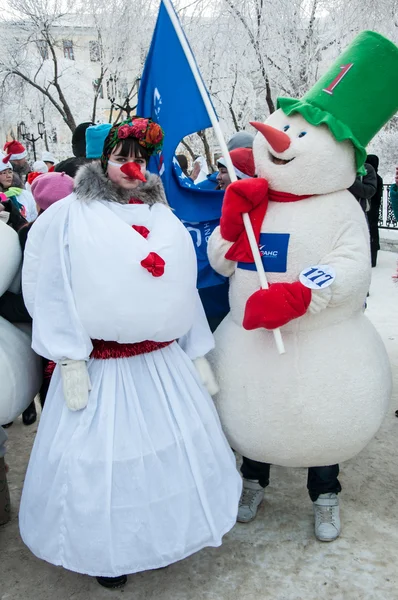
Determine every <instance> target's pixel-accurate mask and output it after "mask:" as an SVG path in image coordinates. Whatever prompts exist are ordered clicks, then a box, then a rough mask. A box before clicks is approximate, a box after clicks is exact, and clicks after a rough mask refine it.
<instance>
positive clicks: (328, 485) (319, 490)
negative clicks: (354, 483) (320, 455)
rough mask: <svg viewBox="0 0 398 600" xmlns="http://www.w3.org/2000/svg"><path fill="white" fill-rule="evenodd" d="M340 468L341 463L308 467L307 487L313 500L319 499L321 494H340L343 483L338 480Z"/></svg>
mask: <svg viewBox="0 0 398 600" xmlns="http://www.w3.org/2000/svg"><path fill="white" fill-rule="evenodd" d="M339 470H340V469H339V465H329V466H327V467H310V468H309V469H308V479H307V488H308V493H309V495H310V498H311V500H312V501H313V502H315V500H317V498H318V496H319V495H320V494H328V493H334V494H338V493H339V492H341V485H340V482H339V480H338V475H339Z"/></svg>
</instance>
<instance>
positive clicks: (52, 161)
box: [33, 150, 58, 170]
mask: <svg viewBox="0 0 398 600" xmlns="http://www.w3.org/2000/svg"><path fill="white" fill-rule="evenodd" d="M41 160H42V161H43V162H44V163H45V164H46V166H47V170H50V169H51V167H53V166H54V165H56V164H57V162H58V161H57V159H56V158H55V156H54V154H52V153H51V152H48V151H47V150H45V151H44V152H42V155H41ZM33 170H35V169H34V165H33Z"/></svg>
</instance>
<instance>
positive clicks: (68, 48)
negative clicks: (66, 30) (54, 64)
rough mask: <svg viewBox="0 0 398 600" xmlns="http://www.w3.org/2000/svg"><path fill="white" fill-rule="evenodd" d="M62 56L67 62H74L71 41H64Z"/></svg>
mask: <svg viewBox="0 0 398 600" xmlns="http://www.w3.org/2000/svg"><path fill="white" fill-rule="evenodd" d="M63 45H64V56H65V58H67V59H69V60H75V55H74V54H73V42H72V40H64V41H63Z"/></svg>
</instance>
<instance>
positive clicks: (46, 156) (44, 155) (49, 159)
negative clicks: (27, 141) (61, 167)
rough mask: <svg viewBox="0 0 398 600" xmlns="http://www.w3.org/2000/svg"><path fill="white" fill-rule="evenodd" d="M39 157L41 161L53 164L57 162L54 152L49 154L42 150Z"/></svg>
mask: <svg viewBox="0 0 398 600" xmlns="http://www.w3.org/2000/svg"><path fill="white" fill-rule="evenodd" d="M41 159H42V161H43V162H50V163H53V165H55V163H56V162H57V159H56V158H55V156H54V154H51V152H47V150H45V151H44V152H42V155H41Z"/></svg>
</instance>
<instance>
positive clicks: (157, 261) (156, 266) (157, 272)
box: [141, 252, 166, 277]
mask: <svg viewBox="0 0 398 600" xmlns="http://www.w3.org/2000/svg"><path fill="white" fill-rule="evenodd" d="M165 264H166V263H165V261H164V260H163V258H162V257H161V256H159V254H156V252H150V253H149V254H148V256H147V257H146V258H144V260H142V261H141V266H143V267H144V269H146V270H147V271H149V273H151V274H152V275H153V276H154V277H161V276H162V275H163V273H164V266H165Z"/></svg>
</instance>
